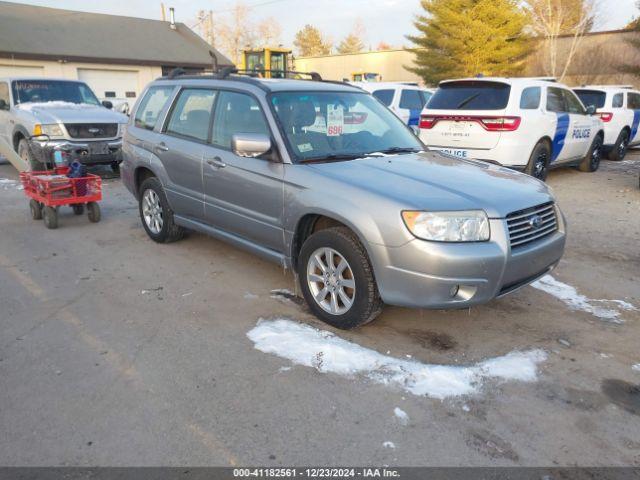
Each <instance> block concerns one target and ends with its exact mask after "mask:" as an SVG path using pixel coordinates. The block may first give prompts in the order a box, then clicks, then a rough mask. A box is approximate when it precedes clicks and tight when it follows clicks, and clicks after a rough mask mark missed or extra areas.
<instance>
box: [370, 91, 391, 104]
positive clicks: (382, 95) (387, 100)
mask: <svg viewBox="0 0 640 480" xmlns="http://www.w3.org/2000/svg"><path fill="white" fill-rule="evenodd" d="M394 92H395V90H376V91H375V92H373V93H372V95H373V96H374V97H376V98H377V99H378V100H380V102H381V103H382V104H383V105H386V106H387V107H388V106H389V105H391V102H393V94H394Z"/></svg>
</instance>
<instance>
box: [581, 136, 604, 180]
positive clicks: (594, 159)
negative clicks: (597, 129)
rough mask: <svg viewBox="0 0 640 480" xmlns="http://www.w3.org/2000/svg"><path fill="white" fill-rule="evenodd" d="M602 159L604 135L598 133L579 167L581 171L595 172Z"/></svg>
mask: <svg viewBox="0 0 640 480" xmlns="http://www.w3.org/2000/svg"><path fill="white" fill-rule="evenodd" d="M601 159H602V136H601V135H597V136H596V138H594V139H593V143H592V144H591V147H590V148H589V151H588V152H587V156H586V157H584V159H583V160H582V162H580V165H579V167H578V168H579V169H580V171H581V172H595V171H596V170H598V168H599V167H600V160H601Z"/></svg>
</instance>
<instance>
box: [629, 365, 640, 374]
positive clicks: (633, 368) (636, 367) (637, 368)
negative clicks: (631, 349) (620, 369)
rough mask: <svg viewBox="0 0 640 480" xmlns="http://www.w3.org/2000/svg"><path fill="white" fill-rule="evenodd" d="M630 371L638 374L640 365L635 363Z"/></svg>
mask: <svg viewBox="0 0 640 480" xmlns="http://www.w3.org/2000/svg"><path fill="white" fill-rule="evenodd" d="M631 370H635V371H636V372H640V363H636V364H635V365H633V366H632V367H631Z"/></svg>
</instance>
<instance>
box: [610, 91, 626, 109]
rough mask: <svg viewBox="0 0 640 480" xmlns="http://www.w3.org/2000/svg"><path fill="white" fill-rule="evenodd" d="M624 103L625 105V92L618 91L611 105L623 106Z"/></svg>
mask: <svg viewBox="0 0 640 480" xmlns="http://www.w3.org/2000/svg"><path fill="white" fill-rule="evenodd" d="M623 105H624V94H622V93H616V94H615V95H614V96H613V100H612V101H611V106H612V107H613V108H622V106H623Z"/></svg>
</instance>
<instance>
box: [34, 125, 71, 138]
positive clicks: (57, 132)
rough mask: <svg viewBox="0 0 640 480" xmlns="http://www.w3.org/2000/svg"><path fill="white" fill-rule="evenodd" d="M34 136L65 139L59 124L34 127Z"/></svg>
mask: <svg viewBox="0 0 640 480" xmlns="http://www.w3.org/2000/svg"><path fill="white" fill-rule="evenodd" d="M33 134H34V135H35V136H40V135H47V136H49V137H63V136H64V132H63V131H62V128H61V127H60V125H58V124H57V123H52V124H50V125H40V124H37V125H36V126H35V127H33Z"/></svg>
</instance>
